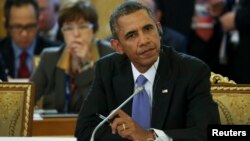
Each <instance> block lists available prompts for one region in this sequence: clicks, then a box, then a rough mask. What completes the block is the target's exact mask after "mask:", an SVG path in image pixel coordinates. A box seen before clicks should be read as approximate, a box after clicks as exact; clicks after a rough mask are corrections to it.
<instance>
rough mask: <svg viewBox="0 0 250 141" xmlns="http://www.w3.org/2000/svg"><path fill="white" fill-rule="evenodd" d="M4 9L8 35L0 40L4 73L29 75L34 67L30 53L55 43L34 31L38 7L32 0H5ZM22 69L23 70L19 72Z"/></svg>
mask: <svg viewBox="0 0 250 141" xmlns="http://www.w3.org/2000/svg"><path fill="white" fill-rule="evenodd" d="M4 13H5V15H4V16H5V28H6V30H7V33H8V35H7V37H6V38H4V39H3V40H2V41H1V42H0V52H1V53H2V57H3V60H4V63H5V64H6V68H7V73H8V75H9V76H10V77H11V78H29V76H30V74H31V73H32V71H33V70H34V68H35V66H34V62H33V61H34V60H33V59H34V56H36V55H37V56H39V54H40V52H41V51H42V49H43V48H45V47H50V46H56V45H59V43H57V42H51V41H47V40H45V39H43V38H42V37H39V36H38V35H37V31H38V17H39V8H38V5H37V3H36V2H35V1H34V0H8V1H6V3H5V6H4ZM21 56H24V57H21ZM22 58H23V59H22ZM22 60H23V61H22ZM22 62H25V63H22ZM21 68H25V69H21ZM26 70H27V73H26V74H25V75H23V73H24V71H26Z"/></svg>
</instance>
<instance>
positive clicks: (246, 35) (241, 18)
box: [229, 0, 250, 84]
mask: <svg viewBox="0 0 250 141" xmlns="http://www.w3.org/2000/svg"><path fill="white" fill-rule="evenodd" d="M239 7H240V8H239V9H238V10H237V12H236V17H235V26H236V29H237V30H238V31H239V38H240V39H239V44H238V45H237V46H236V48H234V50H233V51H232V52H231V54H230V55H231V56H232V57H231V58H232V62H231V63H232V64H231V65H232V77H231V79H233V80H235V81H236V83H243V84H248V83H250V75H249V72H250V66H249V63H250V56H249V52H250V48H249V44H250V19H249V16H250V1H249V0H240V1H239ZM229 63H230V62H229Z"/></svg>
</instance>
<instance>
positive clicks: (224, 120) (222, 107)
mask: <svg viewBox="0 0 250 141" xmlns="http://www.w3.org/2000/svg"><path fill="white" fill-rule="evenodd" d="M213 80H216V81H213ZM210 82H211V93H212V95H213V99H214V101H215V102H216V103H217V104H218V108H219V112H220V119H221V124H228V125H237V124H241V125H243V124H247V125H250V84H236V83H235V82H234V81H232V80H229V79H228V78H227V77H223V76H221V75H219V74H212V75H211V79H210Z"/></svg>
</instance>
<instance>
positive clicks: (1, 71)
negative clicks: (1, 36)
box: [0, 53, 7, 81]
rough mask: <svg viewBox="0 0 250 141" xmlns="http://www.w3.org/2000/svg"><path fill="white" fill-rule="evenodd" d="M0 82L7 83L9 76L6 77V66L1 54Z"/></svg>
mask: <svg viewBox="0 0 250 141" xmlns="http://www.w3.org/2000/svg"><path fill="white" fill-rule="evenodd" d="M0 80H1V81H7V76H6V73H5V66H4V63H3V58H2V55H1V53H0Z"/></svg>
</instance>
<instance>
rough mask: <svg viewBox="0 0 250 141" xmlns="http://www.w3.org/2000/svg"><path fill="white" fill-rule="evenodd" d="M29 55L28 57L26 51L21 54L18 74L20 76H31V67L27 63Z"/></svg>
mask: <svg viewBox="0 0 250 141" xmlns="http://www.w3.org/2000/svg"><path fill="white" fill-rule="evenodd" d="M27 57H28V54H27V52H26V51H23V52H22V53H21V55H20V66H19V70H18V75H17V77H18V78H29V77H30V72H29V68H28V66H27V64H26V60H27Z"/></svg>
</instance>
